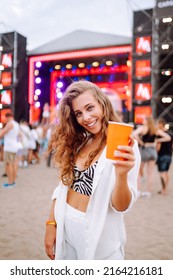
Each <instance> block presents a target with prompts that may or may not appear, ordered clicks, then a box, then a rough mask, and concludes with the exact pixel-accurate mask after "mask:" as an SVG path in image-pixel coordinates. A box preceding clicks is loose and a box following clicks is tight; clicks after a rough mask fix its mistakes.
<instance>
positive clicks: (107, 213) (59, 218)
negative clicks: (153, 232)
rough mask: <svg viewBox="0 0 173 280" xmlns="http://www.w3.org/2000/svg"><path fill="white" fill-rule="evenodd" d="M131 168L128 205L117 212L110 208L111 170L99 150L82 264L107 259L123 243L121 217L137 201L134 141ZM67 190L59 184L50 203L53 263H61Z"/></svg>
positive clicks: (110, 166)
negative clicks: (53, 229)
mask: <svg viewBox="0 0 173 280" xmlns="http://www.w3.org/2000/svg"><path fill="white" fill-rule="evenodd" d="M133 150H134V155H135V159H136V160H135V165H134V167H133V168H132V169H131V170H130V171H129V173H128V186H129V189H130V190H131V194H132V195H131V202H130V204H129V206H128V208H127V209H126V210H125V211H117V210H116V209H115V208H113V207H112V205H111V194H112V191H113V188H114V186H115V180H116V177H115V167H114V166H113V164H112V162H111V161H109V160H108V159H106V148H105V149H104V150H103V152H102V154H101V156H100V158H99V160H98V165H97V167H96V169H95V174H94V180H93V190H92V196H91V197H90V200H89V203H88V207H87V211H86V260H94V259H101V258H102V257H101V255H103V253H104V256H109V255H111V254H112V253H113V252H115V251H116V250H118V249H119V248H120V247H122V248H123V247H124V244H125V242H126V232H125V227H124V220H123V215H124V213H126V212H127V211H129V210H130V209H131V207H132V205H133V203H134V202H135V200H136V198H137V177H138V172H139V166H140V160H141V158H140V153H139V149H138V144H137V141H135V144H134V146H133ZM67 191H68V187H67V186H64V185H63V184H62V183H59V185H58V186H57V188H56V189H55V191H54V193H53V196H52V199H53V200H54V199H56V203H55V209H54V215H55V220H56V223H57V236H56V248H55V259H59V260H61V259H63V256H64V254H65V239H64V237H65V234H64V217H65V208H66V199H67Z"/></svg>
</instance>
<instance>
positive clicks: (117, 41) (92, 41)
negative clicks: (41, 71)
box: [28, 30, 132, 56]
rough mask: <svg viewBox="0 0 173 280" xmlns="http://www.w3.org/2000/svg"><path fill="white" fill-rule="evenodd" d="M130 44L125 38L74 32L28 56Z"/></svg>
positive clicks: (29, 53) (33, 51) (129, 40)
mask: <svg viewBox="0 0 173 280" xmlns="http://www.w3.org/2000/svg"><path fill="white" fill-rule="evenodd" d="M131 42H132V39H131V38H130V37H126V36H121V35H113V34H107V33H98V32H93V31H87V30H76V31H74V32H71V33H68V34H66V35H64V36H62V37H59V38H57V39H55V40H53V41H51V42H49V43H46V44H44V45H42V46H40V47H38V48H36V49H34V50H32V51H29V52H28V55H29V56H34V55H40V54H49V53H57V52H64V51H74V50H82V49H92V48H101V47H110V46H120V45H129V44H131Z"/></svg>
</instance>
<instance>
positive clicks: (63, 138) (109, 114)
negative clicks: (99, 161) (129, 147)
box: [48, 81, 120, 186]
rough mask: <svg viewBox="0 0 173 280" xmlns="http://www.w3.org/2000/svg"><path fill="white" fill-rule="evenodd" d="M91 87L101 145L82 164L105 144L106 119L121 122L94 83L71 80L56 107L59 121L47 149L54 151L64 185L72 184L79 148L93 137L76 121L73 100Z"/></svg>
mask: <svg viewBox="0 0 173 280" xmlns="http://www.w3.org/2000/svg"><path fill="white" fill-rule="evenodd" d="M88 90H90V91H91V92H92V93H93V95H94V97H95V99H96V100H97V101H98V103H99V104H100V106H101V107H102V111H103V117H102V131H101V136H100V144H99V145H98V147H96V149H95V150H94V151H92V153H90V154H89V155H88V159H87V161H86V164H85V166H86V167H88V166H89V165H90V164H91V162H92V160H93V159H94V157H95V156H96V155H97V154H98V153H99V151H100V150H101V149H102V148H103V146H104V145H105V143H106V133H107V127H108V122H109V121H116V122H120V119H119V117H118V115H117V114H116V113H115V111H114V109H113V107H112V104H111V102H110V100H109V99H108V97H107V96H106V95H105V94H104V93H103V92H102V90H101V89H100V88H99V87H98V86H96V85H95V84H93V83H91V82H88V81H79V82H73V83H72V84H71V85H70V86H69V87H68V88H67V90H66V93H65V95H64V96H63V98H62V99H61V101H60V103H59V107H58V124H57V125H56V126H55V129H54V131H53V133H52V136H51V139H50V141H49V146H48V151H49V152H50V151H53V153H54V161H55V163H56V165H57V167H58V173H59V179H61V180H62V182H63V184H64V185H67V186H71V185H72V183H73V180H74V176H73V168H74V164H75V161H76V157H77V154H78V151H79V150H80V148H81V147H82V146H83V145H84V144H85V143H86V141H87V139H89V138H90V137H92V134H90V133H89V132H88V131H86V130H85V129H84V128H83V127H82V126H81V125H80V124H79V123H78V122H77V120H76V117H75V114H74V112H73V108H72V101H73V100H74V99H75V98H77V97H78V96H79V95H81V94H83V93H84V92H86V91H88Z"/></svg>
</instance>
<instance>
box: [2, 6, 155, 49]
mask: <svg viewBox="0 0 173 280" xmlns="http://www.w3.org/2000/svg"><path fill="white" fill-rule="evenodd" d="M154 6H155V0H0V33H4V32H8V31H14V30H15V31H17V32H19V33H20V34H22V35H24V36H26V37H27V42H28V44H27V48H28V50H32V49H34V48H36V47H38V46H41V45H43V44H44V43H47V42H49V41H51V40H53V39H56V38H58V37H60V36H63V35H65V34H67V33H69V32H72V31H74V30H77V29H85V30H91V31H96V32H104V33H110V34H120V35H127V36H131V33H132V27H133V25H132V14H133V11H134V10H142V9H148V8H153V7H154Z"/></svg>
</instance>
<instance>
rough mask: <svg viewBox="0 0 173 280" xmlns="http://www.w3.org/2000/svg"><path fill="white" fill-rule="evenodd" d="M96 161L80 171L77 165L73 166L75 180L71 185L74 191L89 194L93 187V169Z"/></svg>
mask: <svg viewBox="0 0 173 280" xmlns="http://www.w3.org/2000/svg"><path fill="white" fill-rule="evenodd" d="M97 163H98V161H96V162H95V163H94V164H93V165H91V166H89V167H88V168H87V169H85V170H82V171H80V170H79V169H78V168H77V166H76V165H75V167H74V171H73V172H74V177H75V180H74V182H73V185H72V186H71V187H72V188H73V190H74V191H75V192H79V193H81V194H84V195H87V196H91V194H92V187H93V178H94V171H95V169H96V166H97Z"/></svg>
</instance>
